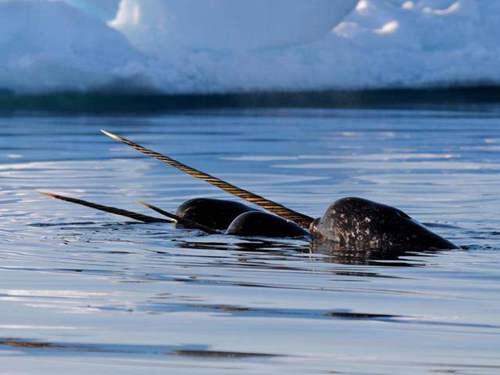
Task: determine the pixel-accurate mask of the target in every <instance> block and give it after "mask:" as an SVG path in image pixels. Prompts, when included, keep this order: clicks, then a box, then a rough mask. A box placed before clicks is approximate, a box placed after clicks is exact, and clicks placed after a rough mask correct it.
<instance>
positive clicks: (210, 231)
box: [139, 202, 219, 234]
mask: <svg viewBox="0 0 500 375" xmlns="http://www.w3.org/2000/svg"><path fill="white" fill-rule="evenodd" d="M139 203H140V204H142V205H143V206H144V207H147V208H150V209H152V210H153V211H155V212H158V213H159V214H161V215H163V216H166V217H168V218H170V219H172V220H175V221H176V222H177V223H178V224H180V225H182V226H184V227H186V228H193V229H199V230H202V231H204V232H206V233H208V234H215V233H219V232H218V231H216V230H214V229H212V228H209V227H207V226H206V225H203V224H199V223H197V222H195V221H192V220H189V219H184V218H183V217H180V216H177V215H175V214H172V213H170V212H168V211H165V210H162V209H161V208H159V207H156V206H153V205H152V204H149V203H146V202H139Z"/></svg>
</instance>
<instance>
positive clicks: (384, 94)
mask: <svg viewBox="0 0 500 375" xmlns="http://www.w3.org/2000/svg"><path fill="white" fill-rule="evenodd" d="M491 104H500V86H463V87H453V88H426V89H374V90H364V91H335V90H326V91H301V92H292V91H290V92H285V91H274V92H264V91H263V92H248V93H227V94H179V95H172V94H157V93H117V92H112V93H110V92H92V93H75V92H60V93H53V94H42V95H15V94H12V93H9V92H8V91H3V92H2V91H0V114H13V113H18V112H24V113H33V112H35V113H49V114H109V115H112V114H124V113H125V114H149V113H151V114H159V113H166V112H172V111H188V110H209V109H266V108H317V109H320V108H322V109H328V108H346V109H348V108H367V109H370V108H373V109H376V108H399V109H405V108H412V109H415V108H422V109H426V108H429V109H457V108H460V109H464V108H465V109H467V108H472V109H473V108H474V107H478V106H484V105H491Z"/></svg>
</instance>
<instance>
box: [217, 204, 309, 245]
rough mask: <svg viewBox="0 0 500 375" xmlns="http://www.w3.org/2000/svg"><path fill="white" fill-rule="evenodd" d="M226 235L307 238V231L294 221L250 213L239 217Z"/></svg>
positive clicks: (262, 213)
mask: <svg viewBox="0 0 500 375" xmlns="http://www.w3.org/2000/svg"><path fill="white" fill-rule="evenodd" d="M226 234H229V235H233V236H244V237H254V236H258V237H274V238H279V237H290V238H291V237H306V236H308V235H309V232H307V231H306V230H305V229H303V228H301V227H300V226H298V225H297V224H295V223H294V222H292V221H289V220H285V219H283V218H281V217H279V216H276V215H272V214H268V213H267V212H262V211H250V212H245V213H243V214H241V215H239V216H238V217H237V218H236V219H234V220H233V222H232V223H231V224H230V225H229V228H227V230H226Z"/></svg>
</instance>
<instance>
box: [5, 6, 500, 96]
mask: <svg viewBox="0 0 500 375" xmlns="http://www.w3.org/2000/svg"><path fill="white" fill-rule="evenodd" d="M498 14H500V1H484V0H251V1H250V0H64V1H53V0H0V89H6V90H10V91H14V92H19V93H50V92H54V91H61V90H75V91H95V90H102V89H103V88H106V89H107V90H113V89H115V90H119V91H120V92H122V90H123V88H127V89H128V90H130V91H134V90H154V91H155V92H158V91H160V92H162V93H168V94H178V93H216V92H217V93H219V92H223V93H224V92H232V93H235V92H252V91H262V90H266V91H271V90H285V91H288V90H293V91H305V90H330V89H333V90H336V89H349V90H365V89H372V88H421V87H450V86H455V85H476V84H491V85H499V84H500V69H498V66H500V47H499V46H498V42H497V35H499V34H500V23H499V22H498Z"/></svg>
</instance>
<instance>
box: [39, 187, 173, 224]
mask: <svg viewBox="0 0 500 375" xmlns="http://www.w3.org/2000/svg"><path fill="white" fill-rule="evenodd" d="M40 194H43V195H45V196H47V197H50V198H54V199H58V200H61V201H65V202H70V203H75V204H79V205H81V206H85V207H90V208H94V209H96V210H99V211H104V212H108V213H110V214H115V215H119V216H125V217H128V218H130V219H134V220H137V221H142V222H143V223H174V220H171V219H169V220H167V219H160V218H156V217H152V216H147V215H143V214H139V213H137V212H132V211H127V210H123V209H121V208H116V207H110V206H103V205H101V204H97V203H92V202H88V201H84V200H82V199H77V198H71V197H66V196H64V195H60V194H54V193H47V192H40Z"/></svg>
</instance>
